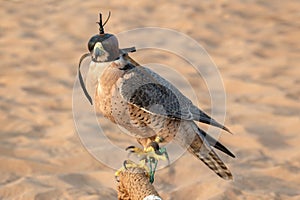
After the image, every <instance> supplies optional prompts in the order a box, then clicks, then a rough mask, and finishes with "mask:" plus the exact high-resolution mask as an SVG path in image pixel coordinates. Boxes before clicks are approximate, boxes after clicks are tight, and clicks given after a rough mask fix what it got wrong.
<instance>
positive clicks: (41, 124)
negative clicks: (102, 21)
mask: <svg viewBox="0 0 300 200" xmlns="http://www.w3.org/2000/svg"><path fill="white" fill-rule="evenodd" d="M0 2H1V9H0V61H1V62H0V67H1V70H0V121H1V131H0V199H116V192H115V187H116V182H115V181H114V170H113V169H110V168H108V167H106V166H105V165H103V164H101V163H100V162H98V161H97V160H95V159H94V158H93V157H92V156H91V155H90V154H89V153H88V152H87V151H86V150H85V148H84V147H83V145H82V144H81V142H80V140H79V138H78V136H77V133H76V131H75V127H74V123H73V115H72V89H73V84H74V80H75V78H76V67H77V62H78V60H79V57H80V56H81V54H82V53H84V52H86V43H87V40H88V39H89V38H90V36H92V35H94V34H95V33H97V27H96V25H95V21H96V20H97V17H98V16H97V15H98V12H99V11H103V13H107V12H108V10H111V11H112V13H113V14H112V17H111V20H110V21H109V23H108V25H107V28H106V29H107V30H109V32H114V33H118V32H121V31H125V30H129V29H132V28H138V27H143V26H158V27H165V28H171V29H174V30H177V31H181V32H183V33H185V34H188V35H189V36H191V37H192V38H194V39H195V40H196V41H197V42H199V43H200V44H201V45H203V46H204V47H205V49H206V50H207V51H208V53H209V54H210V56H211V57H212V59H213V60H214V62H215V63H216V65H217V66H218V67H219V70H220V73H221V74H222V77H223V81H224V86H225V88H226V93H227V116H226V125H227V126H228V127H230V129H231V130H232V131H233V132H234V133H235V134H234V135H229V134H226V133H224V134H223V135H222V137H221V141H222V142H223V143H224V144H226V146H228V147H229V148H230V149H231V150H232V151H233V152H234V153H235V154H236V155H237V158H236V159H229V158H226V157H225V156H223V155H221V154H219V155H221V156H222V158H223V159H224V160H225V161H226V163H227V164H228V165H229V167H230V168H231V170H232V172H233V174H234V181H231V182H226V181H223V180H221V179H219V178H218V177H217V176H215V175H214V174H213V173H212V172H211V171H210V170H208V169H207V168H206V167H205V166H204V165H203V164H202V163H201V162H199V161H197V160H196V159H194V158H193V157H192V156H191V155H188V154H186V155H184V156H183V157H182V158H180V159H179V160H178V161H176V162H175V163H173V164H172V166H171V168H172V173H170V170H169V169H164V170H160V171H159V172H158V173H157V175H156V182H155V186H156V188H157V190H158V191H159V193H160V194H161V195H162V196H163V197H164V198H165V199H215V200H219V199H247V200H248V199H294V200H296V199H300V149H299V142H300V134H299V130H300V103H299V97H300V67H299V63H300V58H299V35H300V32H299V25H300V24H299V21H300V15H299V6H300V4H299V2H297V1H286V2H282V3H280V1H269V2H266V1H258V0H257V1H218V2H215V3H212V2H209V1H205V2H200V1H190V2H187V1H179V0H177V1H173V2H169V3H167V2H165V3H159V2H156V1H121V2H118V1H79V0H73V1H58V0H45V1H36V0H33V1H22V0H15V1H13V0H11V1H8V0H7V1H4V0H1V1H0ZM133 57H135V56H134V55H133ZM152 57H153V56H152ZM154 57H155V56H154ZM136 58H137V60H140V61H141V59H143V56H142V55H141V54H137V56H136ZM156 58H157V60H158V61H159V60H166V58H165V57H161V58H159V57H156ZM145 59H149V57H148V58H147V56H145ZM170 60H171V61H170V64H172V62H173V64H176V62H175V61H172V59H170ZM142 61H145V60H142ZM190 76H191V83H192V84H194V85H196V86H197V84H199V83H197V81H193V80H192V78H193V75H192V74H191V75H190ZM208 98H209V96H206V95H205V94H204V93H203V95H202V98H200V100H199V101H200V102H199V103H200V105H201V107H202V108H203V109H205V110H206V111H209V109H210V105H209V99H208ZM124 138H128V137H124ZM131 141H132V140H131V139H129V138H128V145H130V144H131ZM126 145H127V144H126Z"/></svg>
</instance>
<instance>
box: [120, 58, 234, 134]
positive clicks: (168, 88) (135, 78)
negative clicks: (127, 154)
mask: <svg viewBox="0 0 300 200" xmlns="http://www.w3.org/2000/svg"><path fill="white" fill-rule="evenodd" d="M127 59H128V61H129V62H130V63H128V64H127V65H126V66H124V67H123V68H122V69H123V70H125V71H126V72H125V74H124V76H123V79H122V81H121V82H120V85H119V87H120V93H121V96H122V97H123V98H124V99H125V100H126V101H127V102H128V103H130V104H133V105H135V106H137V107H139V108H141V109H143V110H145V111H147V112H149V113H154V114H158V115H163V116H167V117H171V118H176V119H183V120H196V121H199V122H203V123H206V124H211V125H213V126H216V127H219V128H222V129H224V130H226V131H228V132H230V131H229V130H228V129H227V128H226V127H225V126H223V125H222V124H220V123H218V122H217V121H215V120H214V119H212V118H211V117H210V116H208V115H207V114H205V113H204V112H203V111H201V110H200V109H199V108H197V107H196V106H195V105H193V103H192V102H191V101H190V100H189V99H188V98H187V97H185V96H184V95H183V94H182V93H181V92H180V91H179V90H178V89H177V88H175V86H173V85H172V84H171V83H170V82H168V81H167V80H165V79H164V78H162V77H161V76H160V75H158V74H157V73H155V72H153V71H152V70H150V69H148V68H145V67H142V66H138V64H137V63H136V62H135V61H133V60H132V59H131V58H129V57H128V56H127Z"/></svg>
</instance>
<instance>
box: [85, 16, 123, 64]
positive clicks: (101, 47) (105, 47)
mask: <svg viewBox="0 0 300 200" xmlns="http://www.w3.org/2000/svg"><path fill="white" fill-rule="evenodd" d="M109 17H110V13H109V16H108V18H107V20H106V21H105V23H104V24H102V15H101V13H100V21H99V22H97V23H98V24H99V26H100V27H99V34H97V35H94V36H93V37H92V38H91V39H90V40H89V42H88V49H89V51H90V53H91V56H92V60H93V61H94V62H111V61H113V60H116V59H117V58H118V57H119V43H118V39H117V38H116V36H114V35H112V34H109V33H104V28H103V26H104V25H105V24H106V22H107V21H108V19H109Z"/></svg>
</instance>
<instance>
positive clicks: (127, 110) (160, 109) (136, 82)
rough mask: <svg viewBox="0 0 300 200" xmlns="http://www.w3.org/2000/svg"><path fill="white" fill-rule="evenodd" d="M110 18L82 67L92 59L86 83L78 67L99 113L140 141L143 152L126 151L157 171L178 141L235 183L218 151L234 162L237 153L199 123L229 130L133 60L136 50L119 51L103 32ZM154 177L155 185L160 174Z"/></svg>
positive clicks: (113, 38) (90, 45)
mask: <svg viewBox="0 0 300 200" xmlns="http://www.w3.org/2000/svg"><path fill="white" fill-rule="evenodd" d="M109 17H110V14H109ZM109 17H108V19H109ZM108 19H107V20H106V21H105V23H102V16H101V13H100V21H99V22H98V24H99V27H100V28H99V34H97V35H95V36H93V37H92V38H91V39H90V40H89V42H88V50H89V53H86V54H84V55H83V56H82V57H81V59H80V63H81V61H82V60H83V59H84V58H85V57H87V56H90V57H91V62H90V65H89V70H88V73H87V77H86V84H85V83H84V81H83V77H82V76H81V73H80V63H79V79H80V83H81V86H82V88H83V91H84V93H85V95H86V96H87V98H88V100H89V101H90V103H91V104H93V103H94V106H95V109H96V111H97V112H99V113H101V114H102V115H103V116H104V117H106V118H108V119H109V120H111V121H112V122H113V123H116V124H118V125H120V126H122V127H123V128H125V129H127V130H128V132H129V133H130V134H131V135H132V136H133V137H135V138H136V139H137V141H138V143H139V144H140V145H141V146H142V147H143V148H137V147H134V146H129V147H128V148H127V150H129V151H130V152H134V153H136V154H139V155H141V156H142V157H143V158H145V159H144V163H147V162H148V163H152V162H153V163H155V167H156V164H157V160H159V159H162V160H166V159H168V155H167V153H166V149H165V148H163V147H160V145H162V144H165V143H168V142H170V141H172V140H175V141H176V142H177V143H178V144H179V145H181V146H182V147H183V148H186V149H187V150H188V151H189V152H190V153H191V154H192V155H194V156H195V157H196V158H197V159H199V160H201V161H202V162H203V163H204V164H205V165H207V166H208V167H209V168H210V169H211V170H212V171H213V172H215V173H216V174H217V175H218V176H220V177H221V178H223V179H226V180H230V179H232V174H231V172H230V170H229V169H228V168H227V167H226V165H225V164H224V163H223V161H222V160H221V159H220V158H219V156H218V155H217V154H216V152H215V151H214V149H213V148H215V149H217V150H220V151H222V152H223V153H225V154H227V155H228V156H230V157H233V158H234V157H235V156H234V154H233V153H231V152H230V151H229V150H228V149H227V148H226V147H225V146H223V145H222V144H221V143H220V142H218V141H217V140H216V139H214V138H213V137H211V136H210V135H209V134H207V133H206V132H205V131H204V130H202V129H201V128H200V127H198V125H197V124H196V122H202V123H205V124H209V125H212V126H215V127H218V128H221V129H223V130H225V131H227V132H230V131H229V129H228V128H226V127H225V126H223V125H222V124H220V123H218V122H217V121H216V120H214V119H212V118H211V117H210V116H208V115H207V114H206V113H205V112H203V111H202V110H200V109H199V108H198V107H196V106H195V105H194V104H193V103H192V102H191V101H190V100H189V99H188V98H187V97H186V96H184V95H183V94H182V93H181V92H180V91H179V90H178V89H177V88H176V87H175V86H173V85H172V84H171V83H170V82H168V81H167V80H166V79H164V78H163V77H161V76H160V75H159V74H157V73H155V72H154V71H152V70H151V69H149V68H147V67H144V66H141V65H140V64H138V63H137V62H136V61H135V60H133V59H132V58H131V57H130V56H129V55H128V53H130V52H133V51H135V49H134V48H127V49H119V44H118V40H117V38H116V36H114V35H113V34H109V33H105V32H104V25H105V24H106V22H107V21H108ZM85 85H86V87H85ZM90 94H91V96H92V97H91V96H90ZM153 160H154V161H153ZM127 163H128V162H127ZM151 172H152V173H150V174H151V177H150V181H151V182H153V180H154V177H153V176H154V172H155V169H154V171H151Z"/></svg>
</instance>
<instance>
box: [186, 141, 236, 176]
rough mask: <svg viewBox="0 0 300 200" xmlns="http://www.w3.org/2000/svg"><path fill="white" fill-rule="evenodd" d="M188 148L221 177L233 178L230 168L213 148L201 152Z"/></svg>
mask: <svg viewBox="0 0 300 200" xmlns="http://www.w3.org/2000/svg"><path fill="white" fill-rule="evenodd" d="M188 150H189V151H190V152H191V153H192V154H193V155H194V156H196V157H197V158H198V159H200V160H201V161H202V162H204V164H205V165H206V166H208V167H209V168H210V169H211V170H212V171H214V172H215V173H216V174H217V175H218V176H219V177H221V178H223V179H225V180H232V179H233V177H232V174H231V172H230V170H229V169H228V168H227V167H226V165H225V164H224V162H223V161H222V160H221V159H220V158H219V157H218V155H217V154H216V153H215V152H214V151H213V150H212V149H211V150H210V152H207V153H201V152H195V150H194V149H192V148H191V147H190V148H188Z"/></svg>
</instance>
